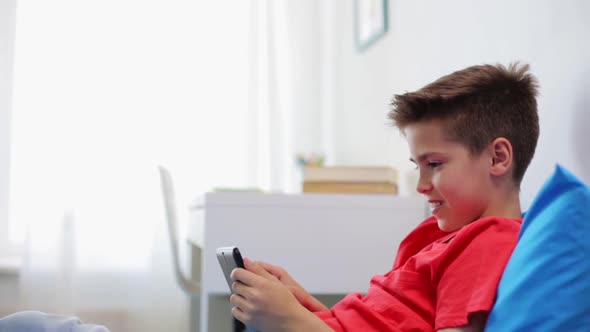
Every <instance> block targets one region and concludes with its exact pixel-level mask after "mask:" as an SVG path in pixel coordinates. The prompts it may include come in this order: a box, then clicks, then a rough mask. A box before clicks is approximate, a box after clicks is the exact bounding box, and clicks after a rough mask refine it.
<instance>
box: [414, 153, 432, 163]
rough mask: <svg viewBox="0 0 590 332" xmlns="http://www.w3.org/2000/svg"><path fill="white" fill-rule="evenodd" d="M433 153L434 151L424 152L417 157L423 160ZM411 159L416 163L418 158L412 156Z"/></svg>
mask: <svg viewBox="0 0 590 332" xmlns="http://www.w3.org/2000/svg"><path fill="white" fill-rule="evenodd" d="M431 154H433V153H432V152H426V153H423V154H421V155H419V156H418V158H417V159H418V161H422V160H424V159H427V158H428V156H430V155H431ZM410 161H411V162H413V163H414V164H416V160H414V158H412V157H410Z"/></svg>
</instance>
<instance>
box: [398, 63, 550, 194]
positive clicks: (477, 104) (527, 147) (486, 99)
mask: <svg viewBox="0 0 590 332" xmlns="http://www.w3.org/2000/svg"><path fill="white" fill-rule="evenodd" d="M537 89H538V83H537V80H536V78H535V77H534V76H533V75H531V74H530V73H529V66H528V65H519V64H518V63H514V64H511V65H510V66H508V68H506V67H504V66H502V65H495V66H494V65H480V66H472V67H468V68H465V69H463V70H460V71H456V72H454V73H452V74H449V75H446V76H443V77H441V78H439V79H438V80H436V81H434V82H432V83H430V84H428V85H426V86H425V87H423V88H421V89H420V90H418V91H415V92H408V93H405V94H402V95H395V96H394V97H393V100H392V103H391V106H392V108H391V111H390V112H389V114H388V117H389V118H390V119H391V120H393V124H394V125H395V126H397V127H398V128H399V129H400V130H402V131H403V129H404V128H405V127H406V126H407V125H409V124H413V123H416V122H420V121H424V120H431V119H441V120H443V121H444V122H443V123H444V126H445V133H446V134H447V135H448V136H449V138H450V139H452V140H455V141H458V142H461V143H462V144H465V145H466V146H467V147H468V149H469V150H470V151H471V153H473V154H479V153H481V152H482V151H483V150H484V149H485V147H486V146H488V144H490V143H491V142H492V141H493V140H494V139H496V138H498V137H504V138H506V139H508V140H509V141H510V143H511V144H512V149H513V152H514V172H513V179H514V181H515V182H516V184H517V185H520V182H521V180H522V178H523V176H524V173H525V171H526V169H527V167H528V165H529V164H530V162H531V159H533V155H534V153H535V148H536V146H537V139H538V137H539V116H538V114H537V100H536V96H537Z"/></svg>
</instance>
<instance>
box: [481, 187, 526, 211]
mask: <svg viewBox="0 0 590 332" xmlns="http://www.w3.org/2000/svg"><path fill="white" fill-rule="evenodd" d="M495 197H496V199H495V200H494V201H491V202H490V205H489V206H488V209H487V213H486V216H497V217H504V218H522V211H521V209H520V195H519V191H518V190H509V191H507V192H503V193H502V194H501V195H496V196H495Z"/></svg>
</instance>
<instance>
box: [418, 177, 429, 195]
mask: <svg viewBox="0 0 590 332" xmlns="http://www.w3.org/2000/svg"><path fill="white" fill-rule="evenodd" d="M431 190H432V184H431V183H430V182H429V181H424V180H422V179H420V180H418V185H417V186H416V191H418V192H419V193H420V194H428V193H429V192H430V191H431Z"/></svg>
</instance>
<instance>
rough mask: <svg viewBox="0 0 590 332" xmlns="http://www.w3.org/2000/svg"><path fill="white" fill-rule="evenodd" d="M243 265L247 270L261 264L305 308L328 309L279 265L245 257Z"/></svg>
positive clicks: (314, 309)
mask: <svg viewBox="0 0 590 332" xmlns="http://www.w3.org/2000/svg"><path fill="white" fill-rule="evenodd" d="M244 265H245V266H246V269H247V270H250V269H251V268H255V266H256V265H259V266H261V267H262V268H263V269H264V270H266V271H267V272H268V273H270V274H272V275H273V276H274V277H276V278H277V279H278V280H279V281H280V282H281V283H282V284H283V285H285V286H287V288H289V290H290V291H291V293H292V294H293V295H294V296H295V298H296V299H297V301H299V303H301V305H302V306H304V307H305V308H307V310H309V311H327V310H329V309H328V308H327V307H326V306H325V305H324V304H323V303H321V302H320V301H318V299H316V298H315V297H313V296H311V294H309V293H308V292H307V291H306V290H305V289H304V288H303V287H301V285H299V283H298V282H297V281H295V279H293V277H291V276H290V275H289V273H287V271H286V270H285V269H283V268H282V267H280V266H276V265H272V264H269V263H265V262H261V261H256V262H253V261H251V260H249V259H247V258H244Z"/></svg>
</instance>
